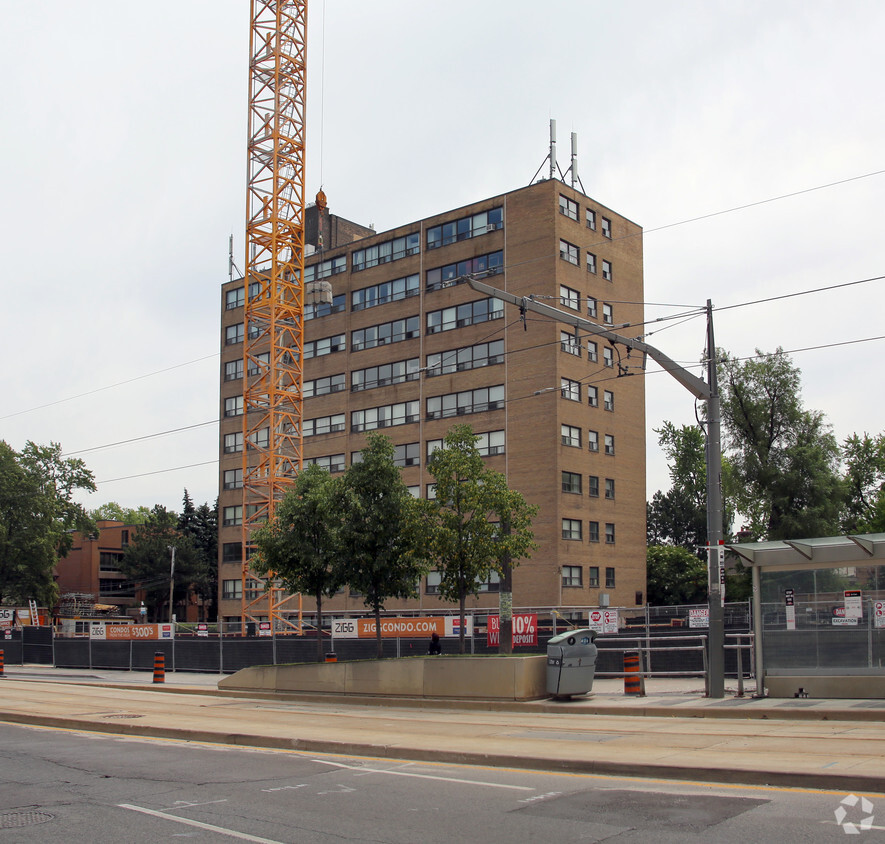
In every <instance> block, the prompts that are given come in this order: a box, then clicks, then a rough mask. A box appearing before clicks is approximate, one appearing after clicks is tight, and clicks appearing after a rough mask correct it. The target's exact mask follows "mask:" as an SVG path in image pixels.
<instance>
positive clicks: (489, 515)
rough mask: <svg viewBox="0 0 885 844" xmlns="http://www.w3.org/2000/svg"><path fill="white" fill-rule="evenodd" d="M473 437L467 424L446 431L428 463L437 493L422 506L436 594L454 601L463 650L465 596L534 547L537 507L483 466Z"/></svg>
mask: <svg viewBox="0 0 885 844" xmlns="http://www.w3.org/2000/svg"><path fill="white" fill-rule="evenodd" d="M478 439H479V438H478V437H477V436H476V435H475V434H474V433H473V429H472V428H471V427H470V426H469V425H455V426H453V427H452V428H451V429H450V430H449V432H448V433H447V434H446V436H445V439H444V440H443V444H442V447H441V448H438V449H437V450H436V451H434V452H433V454H432V456H431V457H430V460H429V461H428V465H427V468H428V471H429V472H430V474H431V475H432V476H433V478H434V480H435V481H436V497H435V498H434V499H432V500H429V501H424V502H422V505H421V506H422V507H423V510H424V513H425V516H426V521H425V530H426V531H427V536H428V539H427V547H428V548H429V549H430V551H431V553H432V556H433V559H434V560H435V561H436V565H437V566H438V571H439V574H440V584H439V592H440V595H441V596H442V597H443V599H444V600H447V601H452V602H455V601H457V602H458V608H459V612H460V616H461V625H460V633H459V646H458V647H459V652H460V653H464V651H465V641H464V630H465V627H466V625H465V608H466V600H467V596H468V595H470V594H473V595H477V594H478V592H479V588H480V586H481V585H482V584H483V583H485V582H487V581H488V579H489V577H490V576H491V574H492V572H497V573H498V574H500V575H505V569H504V565H505V562H506V563H507V564H511V563H512V561H513V560H519V559H520V558H522V557H527V556H529V555H530V553H531V551H532V550H533V549H534V548H536V547H537V545H536V544H535V542H534V533H533V532H532V527H531V525H532V518H533V517H534V515H535V514H536V513H537V511H538V508H537V507H534V506H532V505H529V504H527V503H526V501H525V499H524V498H523V497H522V495H521V494H520V493H519V492H517V491H515V490H511V489H509V488H508V486H507V479H506V477H505V476H504V475H503V474H501V473H500V472H495V471H492V470H491V469H487V468H486V467H485V465H484V463H483V459H482V457H481V456H480V453H479V451H478V449H477V448H476V442H477V440H478ZM503 635H505V634H503V633H502V636H503Z"/></svg>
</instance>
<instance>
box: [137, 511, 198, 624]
mask: <svg viewBox="0 0 885 844" xmlns="http://www.w3.org/2000/svg"><path fill="white" fill-rule="evenodd" d="M172 547H174V548H175V571H174V576H173V572H172V552H171V550H170V549H171V548H172ZM120 569H121V571H122V572H123V573H124V574H125V575H126V576H127V577H128V578H129V579H130V580H131V581H132V582H133V584H134V585H135V586H136V587H137V588H139V589H143V590H144V592H145V599H144V600H145V603H146V604H147V606H148V608H149V611H150V613H151V617H152V618H154V619H155V620H157V621H159V620H160V619H161V618H162V615H163V613H162V612H161V609H162V607H163V605H164V604H168V602H169V587H170V581H172V584H173V589H174V593H173V596H172V604H171V606H169V607H168V614H167V616H168V618H169V620H170V621H171V620H172V610H173V607H174V606H175V604H176V603H177V602H179V601H181V600H183V599H186V598H187V596H188V593H189V592H190V589H191V586H192V584H193V583H194V582H195V581H196V580H198V579H199V578H200V575H201V571H200V556H199V554H198V553H197V550H196V548H195V547H194V543H193V540H192V538H191V537H190V536H187V535H186V534H184V533H183V532H182V531H181V530H179V528H178V517H177V516H176V515H175V513H173V512H171V511H169V510H167V509H166V508H165V507H163V506H162V505H160V504H155V505H154V507H153V509H152V510H151V513H150V516H149V517H148V520H147V522H145V524H144V525H142V526H141V527H139V529H138V531H137V532H135V533H134V535H133V536H132V538H131V540H130V542H129V546H128V547H127V548H126V551H125V553H124V554H123V558H122V560H121V561H120Z"/></svg>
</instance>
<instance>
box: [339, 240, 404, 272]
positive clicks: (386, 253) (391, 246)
mask: <svg viewBox="0 0 885 844" xmlns="http://www.w3.org/2000/svg"><path fill="white" fill-rule="evenodd" d="M420 251H421V233H420V232H413V233H412V234H407V235H405V236H404V237H398V238H396V239H394V240H386V241H384V243H376V244H375V245H374V246H367V247H366V248H365V249H357V250H356V251H355V252H354V253H353V257H352V259H351V267H352V269H353V272H359V271H360V270H366V269H368V268H369V267H377V266H378V265H379V264H387V263H389V262H390V261H398V260H399V259H400V258H405V257H406V256H408V255H417V254H418V253H419V252H420Z"/></svg>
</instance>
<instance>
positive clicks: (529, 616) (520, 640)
mask: <svg viewBox="0 0 885 844" xmlns="http://www.w3.org/2000/svg"><path fill="white" fill-rule="evenodd" d="M488 637H489V647H490V648H495V647H499V646H500V644H501V620H500V618H499V617H498V616H496V615H490V616H489V630H488ZM537 644H538V614H537V613H530V612H524V613H514V614H513V647H514V648H518V647H520V646H522V647H531V646H533V645H537Z"/></svg>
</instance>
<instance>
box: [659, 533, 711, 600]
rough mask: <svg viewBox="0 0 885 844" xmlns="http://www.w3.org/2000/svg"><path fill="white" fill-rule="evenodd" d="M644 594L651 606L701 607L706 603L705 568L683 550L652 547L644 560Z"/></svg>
mask: <svg viewBox="0 0 885 844" xmlns="http://www.w3.org/2000/svg"><path fill="white" fill-rule="evenodd" d="M646 565H647V570H646V586H645V588H646V592H647V595H648V603H649V604H650V605H651V606H667V605H671V604H702V603H706V600H707V564H706V562H705V561H704V560H701V559H699V558H698V556H697V554H693V553H692V552H691V551H689V550H687V549H686V548H682V547H679V546H672V545H652V546H651V547H650V548H649V549H648V551H647V556H646Z"/></svg>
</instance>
